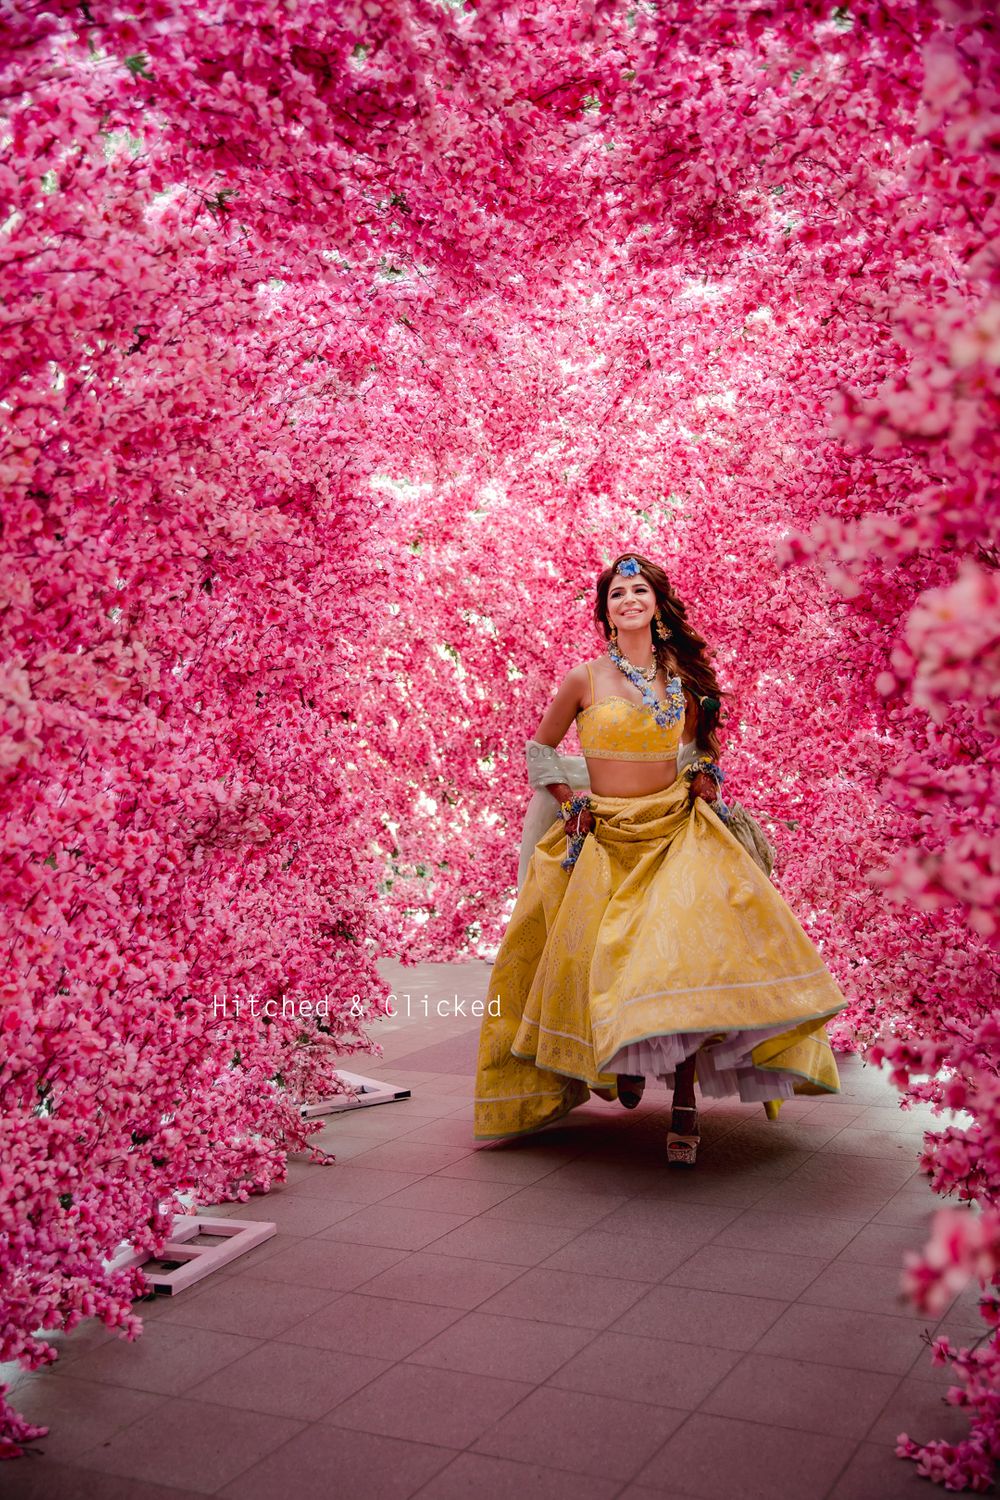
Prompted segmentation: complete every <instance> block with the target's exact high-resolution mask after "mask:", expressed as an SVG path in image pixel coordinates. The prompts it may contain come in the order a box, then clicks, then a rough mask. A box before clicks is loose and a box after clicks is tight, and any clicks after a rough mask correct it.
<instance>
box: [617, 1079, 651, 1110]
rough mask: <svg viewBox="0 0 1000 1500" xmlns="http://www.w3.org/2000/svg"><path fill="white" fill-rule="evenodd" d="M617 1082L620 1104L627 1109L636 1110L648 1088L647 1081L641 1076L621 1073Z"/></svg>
mask: <svg viewBox="0 0 1000 1500" xmlns="http://www.w3.org/2000/svg"><path fill="white" fill-rule="evenodd" d="M616 1081H617V1084H618V1102H619V1104H622V1105H624V1107H625V1108H626V1109H635V1107H636V1105H637V1104H638V1103H639V1101H640V1099H641V1098H642V1094H643V1090H644V1089H645V1087H646V1079H645V1077H644V1076H643V1075H642V1074H641V1073H640V1074H632V1073H619V1074H617V1077H616Z"/></svg>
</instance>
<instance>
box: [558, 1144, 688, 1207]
mask: <svg viewBox="0 0 1000 1500" xmlns="http://www.w3.org/2000/svg"><path fill="white" fill-rule="evenodd" d="M662 1178H663V1168H662V1167H661V1168H659V1169H657V1168H656V1167H653V1166H640V1165H635V1164H633V1163H630V1162H629V1161H628V1156H627V1152H626V1151H622V1153H621V1156H620V1158H619V1159H617V1160H615V1161H592V1160H587V1159H586V1158H583V1159H581V1160H579V1161H571V1162H567V1163H566V1164H565V1166H562V1167H557V1168H556V1170H555V1171H554V1172H553V1173H552V1176H551V1177H550V1178H549V1179H548V1183H547V1184H546V1185H547V1186H550V1187H552V1188H553V1189H554V1190H555V1191H556V1192H571V1193H574V1192H577V1193H610V1194H612V1196H614V1197H619V1198H631V1197H633V1196H635V1195H636V1194H638V1193H645V1192H648V1191H649V1190H650V1189H651V1188H655V1187H656V1186H657V1185H658V1184H659V1182H660V1181H661V1180H662Z"/></svg>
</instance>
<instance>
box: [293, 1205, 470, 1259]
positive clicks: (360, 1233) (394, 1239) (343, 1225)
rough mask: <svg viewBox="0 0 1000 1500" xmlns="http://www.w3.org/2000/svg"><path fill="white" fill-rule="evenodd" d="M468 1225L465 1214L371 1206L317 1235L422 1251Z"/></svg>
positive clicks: (363, 1243)
mask: <svg viewBox="0 0 1000 1500" xmlns="http://www.w3.org/2000/svg"><path fill="white" fill-rule="evenodd" d="M465 1222H466V1217H465V1215H464V1214H445V1213H436V1212H434V1211H433V1210H432V1209H427V1208H399V1207H397V1206H396V1205H395V1204H390V1203H372V1204H370V1205H369V1207H368V1208H361V1209H359V1210H358V1212H357V1213H355V1214H351V1216H350V1217H349V1218H347V1219H341V1220H339V1222H338V1223H336V1224H332V1225H331V1226H330V1228H329V1229H325V1230H323V1231H322V1233H321V1234H320V1235H319V1236H318V1238H320V1239H323V1240H345V1241H349V1242H351V1243H353V1244H357V1245H384V1246H386V1247H387V1248H389V1249H394V1250H422V1249H423V1247H424V1246H425V1245H429V1244H431V1242H432V1241H434V1240H440V1239H441V1238H442V1237H443V1236H446V1235H447V1234H448V1233H449V1232H450V1231H451V1230H453V1229H457V1228H458V1226H459V1225H460V1224H464V1223H465Z"/></svg>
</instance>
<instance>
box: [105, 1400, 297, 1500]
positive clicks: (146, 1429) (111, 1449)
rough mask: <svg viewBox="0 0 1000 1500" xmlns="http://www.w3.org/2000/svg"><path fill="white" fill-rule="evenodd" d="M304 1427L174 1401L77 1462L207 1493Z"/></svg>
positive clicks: (279, 1419) (284, 1419)
mask: <svg viewBox="0 0 1000 1500" xmlns="http://www.w3.org/2000/svg"><path fill="white" fill-rule="evenodd" d="M303 1425H304V1424H303V1423H301V1422H296V1421H292V1420H291V1419H290V1418H288V1417H267V1416H262V1415H261V1413H260V1412H250V1411H234V1410H233V1409H232V1408H231V1407H225V1406H210V1405H208V1404H207V1403H205V1402H200V1401H186V1400H180V1399H178V1398H173V1399H168V1400H163V1401H161V1402H160V1403H159V1405H158V1406H157V1408H156V1410H155V1411H153V1412H150V1413H149V1415H147V1416H145V1417H142V1418H140V1420H139V1421H138V1422H133V1423H132V1425H131V1426H129V1427H126V1428H125V1429H124V1431H122V1432H119V1433H116V1434H114V1435H113V1436H112V1437H110V1438H108V1439H106V1440H105V1441H104V1442H102V1443H100V1444H98V1445H97V1446H96V1447H94V1448H91V1449H90V1450H89V1451H88V1452H86V1453H84V1454H82V1455H81V1457H80V1463H81V1465H82V1466H86V1467H87V1468H90V1469H98V1470H101V1471H103V1472H104V1473H106V1474H122V1475H127V1476H129V1477H130V1478H133V1479H148V1480H152V1481H154V1482H155V1483H157V1484H168V1485H174V1486H176V1487H177V1488H178V1489H189V1490H194V1491H196V1492H198V1493H200V1494H205V1495H210V1494H213V1493H214V1491H215V1490H217V1489H219V1488H221V1486H222V1485H224V1484H228V1482H229V1481H230V1480H231V1479H234V1478H235V1477H236V1475H237V1474H240V1473H242V1471H243V1470H244V1469H246V1468H248V1467H249V1466H250V1465H252V1464H254V1463H255V1462H257V1460H259V1459H261V1458H263V1457H264V1455H265V1454H267V1453H270V1452H271V1450H272V1449H274V1448H277V1447H279V1446H280V1445H281V1444H282V1443H285V1442H287V1441H288V1439H289V1438H291V1437H294V1436H296V1435H297V1434H298V1433H300V1432H301V1431H302V1429H303Z"/></svg>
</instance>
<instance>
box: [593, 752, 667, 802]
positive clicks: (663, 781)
mask: <svg viewBox="0 0 1000 1500" xmlns="http://www.w3.org/2000/svg"><path fill="white" fill-rule="evenodd" d="M587 775H588V777H589V779H590V790H591V791H592V792H593V793H594V795H595V797H648V796H649V794H650V793H651V792H665V791H666V790H667V788H668V787H671V786H673V784H674V782H675V781H676V780H677V762H676V760H588V761H587Z"/></svg>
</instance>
